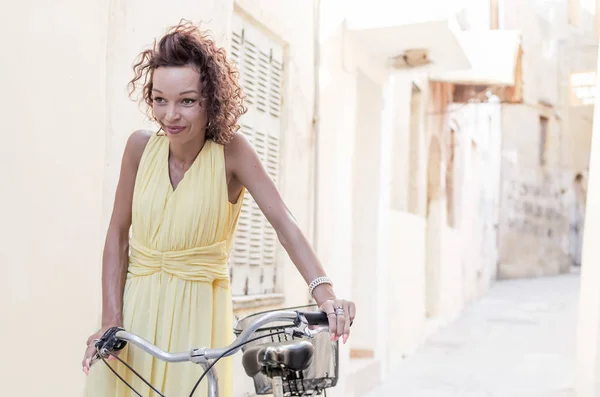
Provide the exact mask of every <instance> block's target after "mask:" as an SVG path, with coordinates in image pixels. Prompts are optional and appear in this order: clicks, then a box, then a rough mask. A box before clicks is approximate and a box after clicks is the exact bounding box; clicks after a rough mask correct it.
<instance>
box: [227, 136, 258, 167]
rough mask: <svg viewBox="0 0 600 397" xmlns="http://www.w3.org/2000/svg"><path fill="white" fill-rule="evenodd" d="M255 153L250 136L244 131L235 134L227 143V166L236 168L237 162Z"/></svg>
mask: <svg viewBox="0 0 600 397" xmlns="http://www.w3.org/2000/svg"><path fill="white" fill-rule="evenodd" d="M253 154H254V148H253V147H252V144H250V141H248V138H246V136H245V135H244V134H242V133H239V132H238V133H236V134H234V135H233V138H232V139H231V141H230V142H229V143H228V144H227V145H225V161H226V162H227V165H228V166H227V168H229V169H232V167H234V168H235V164H238V163H239V162H240V161H243V160H244V159H247V158H248V156H252V155H253Z"/></svg>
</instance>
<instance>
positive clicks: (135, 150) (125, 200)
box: [83, 131, 151, 373]
mask: <svg viewBox="0 0 600 397" xmlns="http://www.w3.org/2000/svg"><path fill="white" fill-rule="evenodd" d="M150 134H151V133H150V132H147V131H135V132H134V133H133V134H131V136H130V137H129V139H128V140H127V145H126V146H125V152H124V153H123V160H122V162H121V174H120V176H119V182H118V184H117V190H116V193H115V201H114V206H113V212H112V216H111V219H110V223H109V226H108V231H107V232H106V240H105V243H104V253H103V256H102V326H101V328H100V330H99V331H98V332H96V333H95V334H93V335H92V336H90V337H89V339H88V342H87V344H88V347H87V349H86V352H85V355H84V359H83V369H84V372H86V373H87V371H89V366H90V360H91V358H92V356H93V355H94V354H95V353H96V348H95V347H94V344H93V340H94V339H97V338H99V337H100V336H102V334H104V332H106V330H107V329H109V328H111V327H114V326H121V325H122V323H123V290H124V288H125V279H126V276H127V266H128V262H129V228H130V226H131V204H132V201H133V188H134V185H135V177H136V174H137V170H138V166H139V164H140V159H141V157H142V153H143V152H144V148H145V147H146V144H147V143H148V140H149V139H150Z"/></svg>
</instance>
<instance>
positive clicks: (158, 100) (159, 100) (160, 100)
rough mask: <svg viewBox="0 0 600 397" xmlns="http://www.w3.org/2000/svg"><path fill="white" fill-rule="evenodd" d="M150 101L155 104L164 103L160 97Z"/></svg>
mask: <svg viewBox="0 0 600 397" xmlns="http://www.w3.org/2000/svg"><path fill="white" fill-rule="evenodd" d="M152 100H153V101H154V102H156V103H164V102H165V100H164V98H161V97H155V98H153V99H152Z"/></svg>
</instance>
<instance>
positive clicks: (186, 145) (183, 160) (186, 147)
mask: <svg viewBox="0 0 600 397" xmlns="http://www.w3.org/2000/svg"><path fill="white" fill-rule="evenodd" d="M205 143H206V138H205V136H204V135H202V136H201V137H198V138H197V139H193V140H191V141H187V142H182V143H178V142H173V141H171V142H169V157H170V158H171V160H173V162H174V163H175V164H174V165H176V166H177V167H178V168H179V167H182V168H187V167H189V166H190V165H192V163H193V162H194V160H195V159H196V157H198V154H199V153H200V151H201V150H202V148H203V147H204V145H205Z"/></svg>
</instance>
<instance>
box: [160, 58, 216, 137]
mask: <svg viewBox="0 0 600 397" xmlns="http://www.w3.org/2000/svg"><path fill="white" fill-rule="evenodd" d="M205 104H206V101H205V99H204V97H203V96H202V91H201V86H200V74H199V73H198V72H197V71H196V70H195V69H194V68H193V67H191V66H177V67H175V66H166V67H159V68H157V69H156V70H154V74H153V77H152V109H153V111H154V117H156V119H157V120H158V122H159V123H160V125H161V127H162V128H163V130H164V131H165V133H166V134H167V136H168V137H169V138H170V139H176V140H177V141H180V142H187V141H191V140H194V139H198V138H199V137H202V138H203V137H204V133H205V129H206V125H207V123H208V120H207V115H206V109H205V108H204V105H205Z"/></svg>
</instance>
